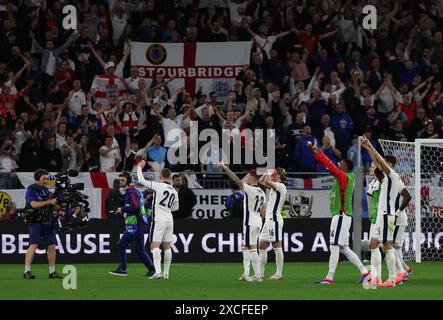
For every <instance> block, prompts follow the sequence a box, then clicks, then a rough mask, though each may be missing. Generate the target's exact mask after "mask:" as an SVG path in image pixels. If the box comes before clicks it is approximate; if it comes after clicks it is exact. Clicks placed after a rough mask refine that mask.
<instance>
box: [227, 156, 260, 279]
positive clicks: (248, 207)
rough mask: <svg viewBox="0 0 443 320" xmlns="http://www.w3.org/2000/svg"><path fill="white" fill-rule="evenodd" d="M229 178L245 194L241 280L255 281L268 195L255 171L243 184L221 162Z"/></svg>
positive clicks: (250, 172) (257, 272)
mask: <svg viewBox="0 0 443 320" xmlns="http://www.w3.org/2000/svg"><path fill="white" fill-rule="evenodd" d="M218 166H219V167H222V168H223V169H224V170H225V171H226V173H227V175H228V176H229V178H231V180H232V181H233V182H234V183H236V184H237V185H238V186H239V187H240V189H241V190H243V192H244V193H245V196H244V197H243V248H242V249H243V250H242V252H243V266H244V271H243V274H242V276H241V277H240V279H239V280H247V281H254V280H256V279H257V277H258V276H259V275H260V271H259V261H258V252H257V242H258V236H259V234H260V230H261V227H262V219H261V215H260V213H261V211H262V208H263V204H264V202H265V199H266V194H265V193H264V191H263V190H262V189H261V188H260V187H259V186H258V177H257V174H256V173H255V171H249V173H248V174H247V175H246V183H244V182H242V181H241V180H240V179H239V178H238V177H237V175H236V174H235V173H234V172H232V171H231V170H230V169H229V168H228V166H227V165H226V164H225V163H223V162H220V163H219V164H218ZM251 262H252V268H253V269H254V276H253V277H251V278H250V277H249V266H250V264H251Z"/></svg>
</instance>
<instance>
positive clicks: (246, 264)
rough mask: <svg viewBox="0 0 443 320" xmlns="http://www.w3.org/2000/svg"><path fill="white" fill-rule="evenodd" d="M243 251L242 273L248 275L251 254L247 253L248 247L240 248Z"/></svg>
mask: <svg viewBox="0 0 443 320" xmlns="http://www.w3.org/2000/svg"><path fill="white" fill-rule="evenodd" d="M242 253H243V275H245V276H247V277H248V276H249V271H250V269H251V256H250V254H249V249H248V248H242Z"/></svg>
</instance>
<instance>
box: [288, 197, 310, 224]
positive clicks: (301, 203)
mask: <svg viewBox="0 0 443 320" xmlns="http://www.w3.org/2000/svg"><path fill="white" fill-rule="evenodd" d="M288 198H289V204H290V205H291V210H289V215H290V216H291V217H292V218H296V217H303V218H309V217H310V216H311V215H312V202H313V200H314V196H310V197H309V196H305V195H303V193H298V194H295V195H293V196H289V197H288Z"/></svg>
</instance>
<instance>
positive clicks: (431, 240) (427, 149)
mask: <svg viewBox="0 0 443 320" xmlns="http://www.w3.org/2000/svg"><path fill="white" fill-rule="evenodd" d="M379 142H380V144H381V146H382V148H383V152H384V154H385V155H387V154H392V155H394V156H396V158H397V164H396V167H395V169H396V171H397V173H398V174H400V176H401V178H402V180H403V182H404V184H405V186H406V187H407V189H408V191H409V192H410V194H411V196H412V199H413V201H411V203H410V205H409V206H408V207H407V208H406V210H407V213H408V227H407V228H406V231H405V234H404V243H403V251H404V259H405V261H406V260H408V261H413V260H415V262H421V261H422V260H442V258H443V247H442V245H441V244H440V242H441V241H440V239H443V233H442V232H441V230H443V192H441V191H442V188H443V139H416V140H415V142H403V141H390V140H379Z"/></svg>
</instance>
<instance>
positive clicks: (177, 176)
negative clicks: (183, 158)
mask: <svg viewBox="0 0 443 320" xmlns="http://www.w3.org/2000/svg"><path fill="white" fill-rule="evenodd" d="M181 177H182V176H181V175H179V174H178V173H176V174H174V175H173V176H172V180H174V179H175V178H181Z"/></svg>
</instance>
